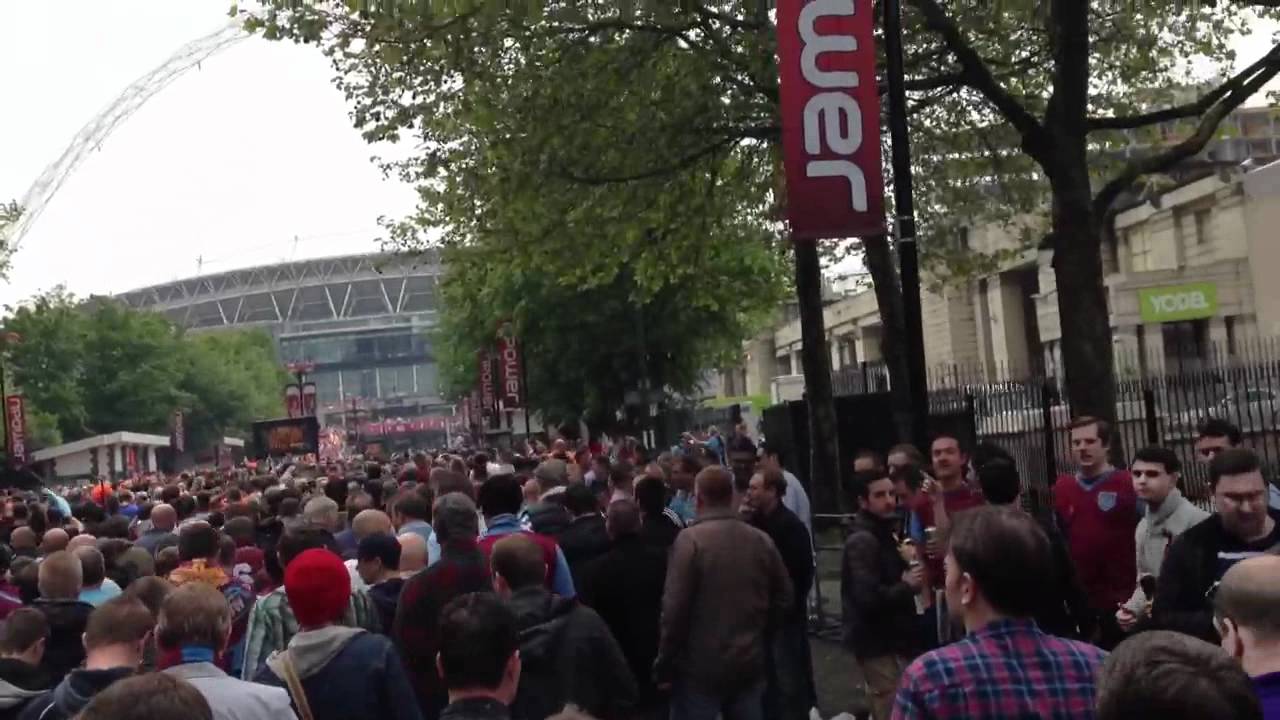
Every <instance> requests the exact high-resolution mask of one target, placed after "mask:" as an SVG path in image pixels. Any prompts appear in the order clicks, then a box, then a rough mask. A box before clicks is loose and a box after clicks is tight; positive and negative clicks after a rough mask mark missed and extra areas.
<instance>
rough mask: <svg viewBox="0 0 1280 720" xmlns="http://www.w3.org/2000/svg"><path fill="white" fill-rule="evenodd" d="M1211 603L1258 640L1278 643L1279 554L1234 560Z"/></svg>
mask: <svg viewBox="0 0 1280 720" xmlns="http://www.w3.org/2000/svg"><path fill="white" fill-rule="evenodd" d="M1213 604H1214V610H1215V613H1216V615H1217V616H1218V617H1219V618H1224V619H1227V620H1230V621H1232V622H1234V623H1235V624H1236V625H1237V626H1238V627H1239V628H1240V629H1241V630H1242V631H1248V632H1249V633H1251V634H1252V635H1253V637H1254V639H1255V640H1256V642H1257V643H1259V644H1262V643H1265V644H1267V645H1280V613H1277V612H1276V608H1278V607H1280V556H1276V555H1261V556H1259V557H1253V558H1249V559H1248V560H1241V561H1240V562H1238V563H1236V564H1235V565H1234V566H1232V568H1231V569H1230V570H1228V571H1227V574H1226V575H1223V576H1222V584H1221V585H1219V586H1218V592H1217V594H1216V595H1215V596H1214V602H1213Z"/></svg>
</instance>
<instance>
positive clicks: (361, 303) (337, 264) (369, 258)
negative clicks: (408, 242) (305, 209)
mask: <svg viewBox="0 0 1280 720" xmlns="http://www.w3.org/2000/svg"><path fill="white" fill-rule="evenodd" d="M439 275H440V265H439V260H438V257H437V256H436V255H434V254H428V255H416V256H408V255H398V254H390V253H374V254H367V255H350V256H344V257H331V258H319V259H314V260H300V261H296V262H287V263H280V264H276V265H264V266H259V267H251V268H245V269H242V270H232V271H228V272H222V273H216V274H210V275H201V276H198V277H192V278H187V279H185V280H177V281H174V282H169V283H164V284H162V285H153V286H151V287H144V288H139V289H137V290H132V291H129V292H126V293H122V294H120V295H117V296H116V299H117V300H119V301H121V302H123V303H125V304H126V305H128V306H129V307H132V308H136V309H140V310H151V311H154V312H160V313H163V314H164V315H166V316H167V317H168V318H169V319H170V320H172V321H173V322H174V323H176V324H177V325H179V326H181V327H183V328H185V329H187V330H189V331H192V332H209V331H216V330H218V329H221V328H252V327H256V328H262V329H264V330H266V331H268V332H269V333H271V335H272V337H274V338H275V340H276V345H277V348H278V350H279V353H280V359H281V361H282V362H284V363H291V362H302V363H309V364H312V365H313V367H312V369H311V370H310V371H309V372H308V373H307V378H308V379H309V380H311V381H313V382H315V383H316V391H317V398H318V403H317V405H318V409H319V411H320V414H321V415H322V420H323V421H325V422H326V423H327V424H330V425H348V426H349V425H350V424H351V422H352V421H353V420H354V421H355V422H359V423H376V422H377V421H380V420H389V419H408V420H411V421H412V420H414V419H421V418H432V417H439V416H442V415H449V414H451V413H452V406H451V405H450V404H448V403H446V402H445V401H444V400H443V399H442V398H441V397H440V390H439V383H438V373H437V365H436V360H435V355H434V353H433V352H432V348H431V339H430V336H429V333H430V331H431V329H432V328H434V327H435V325H436V287H437V281H438V279H439Z"/></svg>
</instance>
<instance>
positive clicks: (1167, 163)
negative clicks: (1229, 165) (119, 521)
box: [1093, 45, 1280, 216]
mask: <svg viewBox="0 0 1280 720" xmlns="http://www.w3.org/2000/svg"><path fill="white" fill-rule="evenodd" d="M1267 55H1268V56H1275V58H1276V60H1277V61H1280V45H1278V46H1276V47H1275V48H1272V50H1271V52H1270V53H1267ZM1277 73H1280V62H1278V63H1277V64H1276V65H1273V66H1270V67H1267V68H1265V69H1264V70H1262V71H1261V72H1258V73H1257V74H1255V75H1254V76H1253V77H1252V78H1251V79H1250V80H1248V81H1247V82H1245V83H1244V84H1243V85H1238V86H1236V87H1235V88H1233V89H1232V90H1231V91H1230V92H1228V93H1227V94H1226V96H1225V97H1223V98H1222V99H1221V100H1219V101H1218V102H1217V103H1216V104H1215V105H1214V106H1213V107H1212V108H1211V109H1210V110H1209V111H1208V112H1207V113H1205V115H1204V117H1202V118H1200V124H1199V126H1198V127H1197V128H1196V132H1195V134H1193V135H1192V136H1191V137H1189V138H1187V139H1186V140H1183V141H1182V142H1180V143H1178V144H1177V145H1174V146H1173V147H1171V148H1169V149H1168V150H1166V151H1164V152H1162V153H1157V154H1155V155H1151V156H1148V157H1144V158H1139V159H1137V160H1134V161H1132V162H1130V163H1129V164H1128V165H1126V166H1125V168H1124V169H1123V170H1121V171H1120V174H1119V175H1117V176H1116V177H1114V178H1112V180H1111V181H1110V182H1108V183H1107V184H1106V185H1104V186H1103V187H1102V190H1100V191H1099V192H1098V195H1097V196H1096V197H1095V198H1094V199H1093V209H1094V212H1095V213H1097V215H1098V216H1102V215H1103V214H1105V213H1106V212H1107V211H1108V210H1110V209H1111V206H1112V204H1114V203H1115V201H1116V198H1118V197H1120V193H1122V192H1124V191H1125V190H1127V189H1128V188H1129V186H1130V185H1132V184H1133V183H1134V181H1136V180H1137V179H1138V178H1140V177H1142V176H1143V175H1150V174H1152V173H1160V172H1164V171H1165V170H1168V169H1169V168H1172V167H1173V166H1175V165H1177V164H1178V163H1180V162H1182V161H1183V160H1186V159H1187V158H1189V157H1191V156H1193V155H1195V154H1196V153H1198V152H1200V151H1201V150H1203V149H1204V146H1205V145H1207V144H1208V142H1209V141H1210V140H1211V139H1213V135H1214V133H1215V132H1216V131H1217V129H1218V125H1219V124H1220V123H1221V122H1222V120H1223V118H1225V117H1226V116H1227V115H1228V114H1229V113H1230V112H1231V111H1232V110H1235V109H1236V108H1237V107H1239V106H1240V104H1241V103H1243V102H1244V101H1245V100H1248V99H1249V98H1250V97H1251V96H1252V95H1253V94H1254V93H1256V92H1258V91H1259V90H1261V89H1262V86H1263V85H1266V84H1267V83H1268V82H1270V81H1271V78H1273V77H1275V76H1276V74H1277Z"/></svg>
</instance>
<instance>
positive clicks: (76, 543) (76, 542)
mask: <svg viewBox="0 0 1280 720" xmlns="http://www.w3.org/2000/svg"><path fill="white" fill-rule="evenodd" d="M97 546H98V538H96V537H94V536H92V535H77V536H75V537H73V538H71V542H69V543H67V549H68V550H75V549H77V548H82V547H90V548H91V547H97Z"/></svg>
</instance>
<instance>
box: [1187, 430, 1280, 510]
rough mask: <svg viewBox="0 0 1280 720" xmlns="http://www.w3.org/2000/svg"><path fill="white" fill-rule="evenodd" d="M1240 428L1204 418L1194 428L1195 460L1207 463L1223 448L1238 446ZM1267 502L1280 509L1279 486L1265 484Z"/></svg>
mask: <svg viewBox="0 0 1280 720" xmlns="http://www.w3.org/2000/svg"><path fill="white" fill-rule="evenodd" d="M1243 440H1244V436H1243V435H1242V434H1241V433H1240V428H1238V427H1236V426H1235V425H1233V424H1231V423H1230V422H1228V421H1226V420H1223V419H1221V418H1214V417H1211V418H1205V419H1204V421H1203V422H1201V423H1200V426H1199V427H1197V428H1196V443H1195V448H1196V462H1198V463H1200V464H1202V465H1208V464H1209V462H1210V461H1211V460H1213V458H1214V457H1216V456H1217V454H1218V453H1220V452H1222V451H1223V450H1230V449H1231V448H1237V447H1240V443H1241V442H1242V441H1243ZM1267 504H1268V505H1270V506H1271V507H1272V508H1274V509H1276V510H1280V488H1277V487H1276V486H1275V485H1273V484H1271V483H1268V484H1267Z"/></svg>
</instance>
